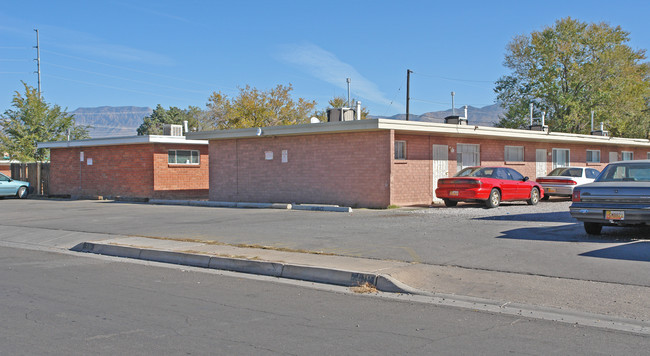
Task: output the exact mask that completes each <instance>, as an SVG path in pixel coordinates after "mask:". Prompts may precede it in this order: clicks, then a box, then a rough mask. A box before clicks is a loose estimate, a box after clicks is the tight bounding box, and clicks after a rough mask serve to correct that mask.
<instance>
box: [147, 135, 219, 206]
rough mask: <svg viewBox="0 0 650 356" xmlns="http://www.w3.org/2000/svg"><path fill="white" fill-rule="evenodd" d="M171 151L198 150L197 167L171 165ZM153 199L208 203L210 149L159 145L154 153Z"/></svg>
mask: <svg viewBox="0 0 650 356" xmlns="http://www.w3.org/2000/svg"><path fill="white" fill-rule="evenodd" d="M169 150H198V151H199V153H200V159H199V164H198V165H184V164H169V163H168V160H167V158H168V156H167V152H168V151H169ZM153 162H154V166H153V167H154V168H153V169H154V175H153V180H154V184H153V190H154V192H153V196H152V197H154V198H166V199H171V198H179V199H181V198H187V199H190V198H193V199H207V198H208V190H209V188H210V181H209V177H208V176H209V174H210V170H209V166H210V159H209V157H208V146H207V145H203V146H197V145H170V144H156V145H155V146H154V153H153Z"/></svg>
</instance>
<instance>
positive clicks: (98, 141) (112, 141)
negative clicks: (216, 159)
mask: <svg viewBox="0 0 650 356" xmlns="http://www.w3.org/2000/svg"><path fill="white" fill-rule="evenodd" d="M147 143H167V144H190V145H207V144H208V141H205V140H188V139H186V138H185V136H162V135H143V136H124V137H106V138H91V139H87V140H73V141H52V142H39V143H38V148H66V147H93V146H118V145H137V144H147Z"/></svg>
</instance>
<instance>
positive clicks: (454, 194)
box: [449, 190, 458, 196]
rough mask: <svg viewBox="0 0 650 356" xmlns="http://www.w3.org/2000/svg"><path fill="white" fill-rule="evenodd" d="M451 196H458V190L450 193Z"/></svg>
mask: <svg viewBox="0 0 650 356" xmlns="http://www.w3.org/2000/svg"><path fill="white" fill-rule="evenodd" d="M449 195H453V196H458V191H457V190H451V191H449Z"/></svg>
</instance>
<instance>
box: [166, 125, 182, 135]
mask: <svg viewBox="0 0 650 356" xmlns="http://www.w3.org/2000/svg"><path fill="white" fill-rule="evenodd" d="M163 135H165V136H183V125H173V124H164V125H163Z"/></svg>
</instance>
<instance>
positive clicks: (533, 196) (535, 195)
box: [526, 187, 539, 205]
mask: <svg viewBox="0 0 650 356" xmlns="http://www.w3.org/2000/svg"><path fill="white" fill-rule="evenodd" d="M526 203H528V205H537V203H539V189H537V188H536V187H533V189H531V190H530V198H529V199H528V200H526Z"/></svg>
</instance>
